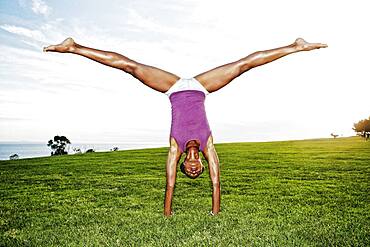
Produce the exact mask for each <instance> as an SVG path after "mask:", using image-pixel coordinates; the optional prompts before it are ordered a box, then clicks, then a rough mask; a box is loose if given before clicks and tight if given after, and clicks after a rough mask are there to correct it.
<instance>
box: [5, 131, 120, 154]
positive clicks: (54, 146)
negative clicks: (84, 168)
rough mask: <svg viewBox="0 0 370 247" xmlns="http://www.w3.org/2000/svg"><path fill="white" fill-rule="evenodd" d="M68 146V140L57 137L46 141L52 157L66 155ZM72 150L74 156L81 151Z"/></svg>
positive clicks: (91, 149) (89, 150) (90, 150)
mask: <svg viewBox="0 0 370 247" xmlns="http://www.w3.org/2000/svg"><path fill="white" fill-rule="evenodd" d="M68 144H71V142H70V141H69V140H68V138H67V137H65V136H58V135H57V136H54V138H53V139H51V140H49V141H48V143H47V146H48V147H50V149H51V150H52V151H51V155H52V156H53V155H64V154H68V152H67V151H66V148H67V146H68ZM72 150H73V151H74V152H75V153H76V154H81V153H82V151H81V149H80V148H78V147H74V148H73V149H72ZM110 151H118V147H113V148H112V149H110ZM94 152H95V149H93V148H90V149H87V150H86V151H85V153H94ZM10 158H11V159H17V158H18V155H17V156H14V157H10Z"/></svg>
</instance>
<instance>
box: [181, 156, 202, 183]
mask: <svg viewBox="0 0 370 247" xmlns="http://www.w3.org/2000/svg"><path fill="white" fill-rule="evenodd" d="M203 171H204V166H203V164H202V161H201V160H200V159H189V160H185V161H184V173H185V174H186V176H188V177H189V178H193V179H194V178H197V177H199V175H200V174H202V173H203Z"/></svg>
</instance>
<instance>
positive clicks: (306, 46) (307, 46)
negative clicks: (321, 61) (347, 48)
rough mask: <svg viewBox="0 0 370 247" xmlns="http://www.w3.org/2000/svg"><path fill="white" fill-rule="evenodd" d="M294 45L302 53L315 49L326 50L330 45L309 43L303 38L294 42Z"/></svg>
mask: <svg viewBox="0 0 370 247" xmlns="http://www.w3.org/2000/svg"><path fill="white" fill-rule="evenodd" d="M294 45H295V46H296V47H297V48H298V50H300V51H311V50H314V49H320V48H326V47H328V45H326V44H321V43H308V42H307V41H305V40H304V39H302V38H298V39H296V40H295V41H294Z"/></svg>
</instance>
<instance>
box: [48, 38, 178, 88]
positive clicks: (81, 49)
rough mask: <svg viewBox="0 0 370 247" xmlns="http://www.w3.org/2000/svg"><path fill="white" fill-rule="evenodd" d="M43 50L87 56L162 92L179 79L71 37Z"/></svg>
mask: <svg viewBox="0 0 370 247" xmlns="http://www.w3.org/2000/svg"><path fill="white" fill-rule="evenodd" d="M44 51H45V52H47V51H50V52H61V53H73V54H77V55H81V56H84V57H87V58H89V59H91V60H94V61H96V62H99V63H101V64H104V65H107V66H110V67H113V68H116V69H120V70H123V71H124V72H126V73H129V74H131V75H132V76H134V77H135V78H137V79H138V80H139V81H141V82H142V83H144V84H145V85H147V86H149V87H151V88H153V89H154V90H157V91H159V92H162V93H164V92H166V91H168V89H169V88H170V87H171V86H172V85H173V84H174V83H175V82H176V81H177V80H178V79H179V77H178V76H176V75H174V74H172V73H169V72H167V71H164V70H161V69H158V68H155V67H152V66H148V65H144V64H141V63H138V62H135V61H134V60H131V59H129V58H127V57H125V56H123V55H121V54H118V53H115V52H110V51H102V50H97V49H93V48H89V47H85V46H82V45H79V44H77V43H76V42H74V40H73V39H72V38H67V39H66V40H64V41H63V42H62V43H60V44H58V45H51V46H48V47H45V48H44Z"/></svg>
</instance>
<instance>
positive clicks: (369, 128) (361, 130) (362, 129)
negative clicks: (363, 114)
mask: <svg viewBox="0 0 370 247" xmlns="http://www.w3.org/2000/svg"><path fill="white" fill-rule="evenodd" d="M352 129H353V130H354V131H355V132H356V134H357V135H359V136H362V137H363V138H365V140H368V139H369V138H370V117H369V118H368V119H362V120H360V121H358V122H357V123H354V124H353V128H352Z"/></svg>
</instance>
